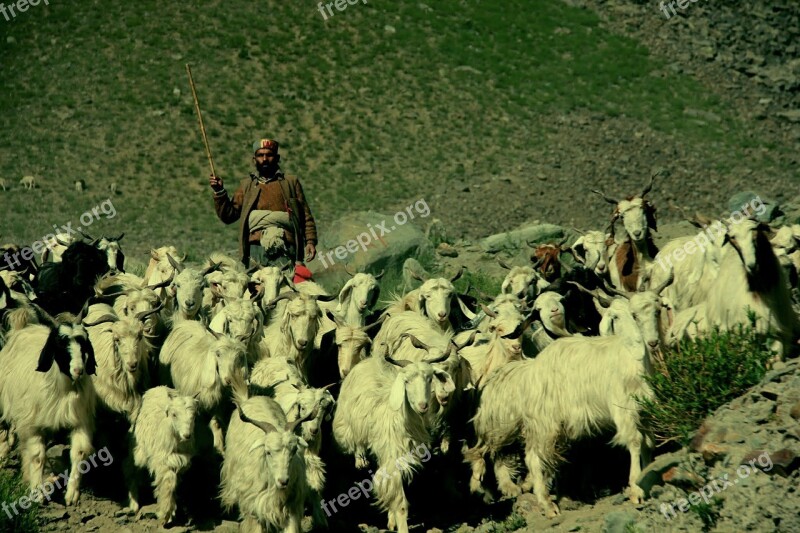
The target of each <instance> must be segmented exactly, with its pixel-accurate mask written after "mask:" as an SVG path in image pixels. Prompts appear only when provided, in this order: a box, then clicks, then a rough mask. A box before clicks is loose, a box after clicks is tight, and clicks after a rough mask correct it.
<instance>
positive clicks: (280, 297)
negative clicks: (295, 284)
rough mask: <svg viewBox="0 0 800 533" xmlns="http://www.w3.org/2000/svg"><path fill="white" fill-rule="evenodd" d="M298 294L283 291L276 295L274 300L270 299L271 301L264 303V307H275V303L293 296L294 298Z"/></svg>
mask: <svg viewBox="0 0 800 533" xmlns="http://www.w3.org/2000/svg"><path fill="white" fill-rule="evenodd" d="M296 295H297V293H296V292H284V293H281V294H279V295H278V296H276V297H275V298H273V299H272V300H270V301H269V302H267V303H266V304H265V305H264V307H266V308H269V307H273V306H274V305H275V304H277V303H278V302H280V301H281V300H289V299H291V298H294V297H295V296H296Z"/></svg>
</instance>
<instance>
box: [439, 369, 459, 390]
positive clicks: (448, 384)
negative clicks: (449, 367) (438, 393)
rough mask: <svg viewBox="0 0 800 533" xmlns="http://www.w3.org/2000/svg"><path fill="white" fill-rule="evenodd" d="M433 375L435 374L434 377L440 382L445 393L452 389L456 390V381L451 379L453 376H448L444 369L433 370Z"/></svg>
mask: <svg viewBox="0 0 800 533" xmlns="http://www.w3.org/2000/svg"><path fill="white" fill-rule="evenodd" d="M433 375H434V376H436V379H438V380H439V382H440V383H441V384H442V389H443V390H444V392H445V393H447V394H452V393H453V391H455V390H456V383H455V381H453V378H452V377H450V374H448V373H447V372H445V371H444V370H434V371H433Z"/></svg>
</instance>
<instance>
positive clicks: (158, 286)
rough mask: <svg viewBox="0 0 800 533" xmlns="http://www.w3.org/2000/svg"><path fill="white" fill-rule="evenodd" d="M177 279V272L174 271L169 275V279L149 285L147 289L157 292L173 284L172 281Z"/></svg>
mask: <svg viewBox="0 0 800 533" xmlns="http://www.w3.org/2000/svg"><path fill="white" fill-rule="evenodd" d="M173 279H175V272H174V271H173V272H172V274H170V275H169V277H168V278H167V279H165V280H164V281H162V282H161V283H154V284H153V285H148V286H147V287H145V289H150V290H153V291H154V290H156V289H163V288H164V287H166V286H168V285H169V284H170V283H172V280H173Z"/></svg>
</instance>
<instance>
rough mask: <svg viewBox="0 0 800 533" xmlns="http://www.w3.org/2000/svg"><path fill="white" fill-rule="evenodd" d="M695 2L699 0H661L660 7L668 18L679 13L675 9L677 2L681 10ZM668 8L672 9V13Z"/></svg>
mask: <svg viewBox="0 0 800 533" xmlns="http://www.w3.org/2000/svg"><path fill="white" fill-rule="evenodd" d="M695 2H697V0H673V1H671V2H661V4H660V5H659V8H661V11H662V12H663V13H664V16H665V17H666V18H667V19H669V18H670V17H671V16H673V15H677V14H678V12H677V11H675V4H678V9H680V10H681V11H685V10H686V8H687V7H689V4H690V3H691V4H694V3H695ZM667 8H669V10H670V11H672V15H670V14H669V11H667Z"/></svg>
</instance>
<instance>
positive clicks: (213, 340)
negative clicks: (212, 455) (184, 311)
mask: <svg viewBox="0 0 800 533" xmlns="http://www.w3.org/2000/svg"><path fill="white" fill-rule="evenodd" d="M246 351H247V348H246V346H245V345H244V343H242V342H241V341H238V340H235V339H232V338H230V337H228V336H225V335H219V334H217V333H215V332H213V331H210V330H208V329H206V327H205V326H203V325H202V324H200V323H199V322H194V321H188V320H187V321H184V322H180V323H179V324H178V325H177V326H175V327H174V328H173V330H172V332H171V333H170V334H169V336H168V337H167V340H166V341H164V346H163V347H162V348H161V353H160V354H159V362H160V363H161V364H162V365H163V367H162V374H166V372H168V373H169V374H168V375H169V376H170V378H171V381H172V383H173V384H174V386H175V389H176V390H177V391H178V392H180V393H181V394H185V395H187V396H195V395H197V400H198V402H199V406H198V407H199V410H200V411H201V413H203V414H210V416H211V419H210V421H209V427H210V428H211V433H212V434H213V436H214V448H215V449H216V450H217V451H218V452H219V453H220V454H222V453H224V443H223V435H222V429H221V426H220V419H219V417H220V413H219V408H220V402H221V401H222V399H223V392H224V391H225V389H226V387H229V386H230V384H231V382H232V380H234V379H235V378H236V374H237V373H240V374H241V375H242V376H243V377H244V378H245V379H246V377H247V373H248V372H247V357H246ZM164 381H165V380H164V379H162V383H163V382H164Z"/></svg>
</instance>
